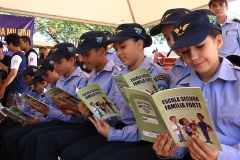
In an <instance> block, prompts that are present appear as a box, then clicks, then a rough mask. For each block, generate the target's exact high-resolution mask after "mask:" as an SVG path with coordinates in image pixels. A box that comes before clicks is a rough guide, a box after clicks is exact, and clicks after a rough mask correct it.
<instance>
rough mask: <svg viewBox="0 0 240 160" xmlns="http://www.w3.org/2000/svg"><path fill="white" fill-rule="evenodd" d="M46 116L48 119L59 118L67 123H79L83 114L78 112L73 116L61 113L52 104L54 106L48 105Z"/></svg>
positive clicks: (82, 119) (82, 118)
mask: <svg viewBox="0 0 240 160" xmlns="http://www.w3.org/2000/svg"><path fill="white" fill-rule="evenodd" d="M48 118H50V119H57V120H61V121H64V122H68V123H81V122H83V121H84V120H85V119H84V117H83V116H81V115H80V114H78V116H77V117H73V116H71V115H66V114H63V113H62V112H61V111H60V110H59V109H58V108H57V106H56V105H54V107H49V115H48Z"/></svg>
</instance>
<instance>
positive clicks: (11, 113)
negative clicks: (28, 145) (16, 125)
mask: <svg viewBox="0 0 240 160" xmlns="http://www.w3.org/2000/svg"><path fill="white" fill-rule="evenodd" d="M0 111H1V113H2V114H3V115H5V116H8V117H9V118H11V119H12V120H13V121H15V122H17V121H18V122H20V123H23V122H24V121H26V120H34V118H33V117H32V116H30V115H28V114H27V113H24V112H23V111H21V110H19V109H18V108H17V107H14V106H12V107H10V108H9V109H8V108H6V107H3V106H2V104H1V103H0Z"/></svg>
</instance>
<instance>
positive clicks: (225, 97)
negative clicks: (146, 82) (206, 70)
mask: <svg viewBox="0 0 240 160" xmlns="http://www.w3.org/2000/svg"><path fill="white" fill-rule="evenodd" d="M221 59H222V62H221V65H220V67H219V69H218V71H217V72H216V73H215V75H214V76H213V77H212V78H211V79H210V80H209V81H208V82H207V83H203V82H202V81H201V80H200V79H199V77H198V75H197V74H196V72H195V71H194V70H192V71H191V74H190V75H189V76H187V77H186V78H184V79H182V80H181V81H180V82H179V83H178V84H177V87H200V88H201V89H202V92H203V95H204V97H205V101H206V103H207V106H208V109H209V112H210V115H211V117H212V120H213V124H214V126H215V129H216V132H217V135H218V138H219V140H220V143H221V146H222V149H223V151H219V156H218V160H226V159H229V160H239V159H240V68H239V67H233V66H232V65H231V64H230V62H229V61H228V60H227V59H226V58H220V60H221Z"/></svg>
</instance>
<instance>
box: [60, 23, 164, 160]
mask: <svg viewBox="0 0 240 160" xmlns="http://www.w3.org/2000/svg"><path fill="white" fill-rule="evenodd" d="M110 43H113V46H114V49H115V50H116V53H117V56H118V58H119V59H120V60H121V61H122V62H123V64H124V65H125V66H127V67H126V68H124V70H123V71H122V75H125V74H127V73H129V72H130V71H133V70H136V69H138V68H147V69H148V70H149V72H150V73H151V75H152V76H153V78H155V77H158V76H159V77H160V76H161V77H165V78H164V79H159V78H155V79H158V81H157V82H156V83H157V84H161V85H162V86H164V88H168V76H167V74H166V73H165V71H163V70H162V69H161V68H160V66H158V65H157V64H154V63H152V62H150V60H149V59H148V58H147V57H145V56H144V52H143V49H144V48H145V47H149V46H151V44H152V39H151V37H150V36H149V35H147V34H146V31H145V29H144V28H143V27H142V26H141V25H139V24H137V23H129V24H122V25H120V26H118V27H117V29H116V31H115V33H114V36H113V37H112V38H111V39H110V40H109V41H107V42H106V44H110ZM116 106H117V107H118V109H119V110H120V112H121V113H122V114H123V115H122V116H121V117H118V122H117V123H116V124H115V125H114V126H110V125H109V124H108V123H106V121H104V120H100V121H99V120H97V118H96V117H94V118H89V119H90V120H91V122H92V123H93V124H94V125H95V127H96V129H97V130H98V132H99V133H100V134H96V135H93V136H90V137H87V138H85V139H83V140H81V141H79V142H76V143H75V144H72V145H71V146H69V147H68V148H66V149H65V150H64V151H63V153H62V155H61V159H62V160H66V159H83V158H84V157H85V158H84V159H100V158H103V157H105V156H108V155H111V154H114V153H115V152H118V151H121V150H124V149H126V148H133V147H136V146H143V145H148V144H149V142H146V141H142V138H141V135H140V132H139V130H138V127H137V124H136V120H135V118H134V115H133V113H132V111H130V109H129V107H128V105H127V104H126V103H125V102H124V99H123V98H122V96H120V97H119V98H118V99H117V104H116ZM79 109H80V111H81V113H82V114H84V111H83V110H82V109H81V106H80V108H79ZM84 115H85V114H84ZM83 144H84V145H83ZM86 144H87V146H86ZM115 158H116V157H115V156H114V157H110V159H115ZM103 159H104V158H103Z"/></svg>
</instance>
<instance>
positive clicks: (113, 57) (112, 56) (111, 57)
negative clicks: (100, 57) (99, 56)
mask: <svg viewBox="0 0 240 160" xmlns="http://www.w3.org/2000/svg"><path fill="white" fill-rule="evenodd" d="M106 57H107V59H108V60H109V61H110V60H112V61H113V62H114V63H115V64H117V65H123V63H122V61H120V59H119V58H118V57H117V54H116V52H115V50H114V49H113V48H111V49H109V50H108V51H107V52H106Z"/></svg>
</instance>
